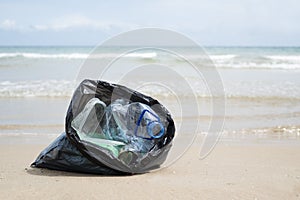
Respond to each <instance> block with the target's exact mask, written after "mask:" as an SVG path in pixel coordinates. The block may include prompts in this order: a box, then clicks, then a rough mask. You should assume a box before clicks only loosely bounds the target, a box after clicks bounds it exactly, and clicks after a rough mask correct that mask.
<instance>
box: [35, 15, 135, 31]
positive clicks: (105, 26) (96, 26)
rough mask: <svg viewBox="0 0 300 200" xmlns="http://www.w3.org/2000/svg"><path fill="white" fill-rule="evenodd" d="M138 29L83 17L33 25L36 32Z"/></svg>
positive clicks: (124, 24)
mask: <svg viewBox="0 0 300 200" xmlns="http://www.w3.org/2000/svg"><path fill="white" fill-rule="evenodd" d="M136 27H138V25H136V24H131V23H123V22H119V21H100V20H94V19H90V18H88V17H86V16H83V15H68V16H63V17H60V18H56V19H54V20H52V21H51V22H50V23H48V24H37V25H31V26H30V28H31V29H33V30H36V31H64V30H74V29H93V30H102V31H109V30H112V29H119V30H128V29H133V28H136Z"/></svg>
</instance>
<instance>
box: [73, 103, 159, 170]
mask: <svg viewBox="0 0 300 200" xmlns="http://www.w3.org/2000/svg"><path fill="white" fill-rule="evenodd" d="M71 125H72V127H73V128H74V129H75V130H76V131H77V133H78V136H79V138H80V139H81V140H84V141H87V142H91V143H94V144H96V145H99V146H101V147H103V148H105V149H107V150H109V151H110V152H111V153H112V155H113V156H115V157H119V155H120V154H121V152H122V154H121V156H120V159H121V160H122V161H124V162H125V163H127V164H128V163H129V162H132V161H134V159H137V158H138V155H137V154H136V153H139V154H140V155H143V153H147V152H148V151H149V150H150V149H151V148H152V147H153V146H154V141H153V139H156V138H160V137H162V136H163V134H164V132H165V129H164V127H163V125H162V124H161V122H160V118H159V117H158V115H157V114H156V113H155V111H153V110H152V109H151V108H150V107H149V106H147V105H145V104H143V103H139V102H134V103H130V102H125V101H124V100H123V99H117V100H115V101H114V102H112V103H111V104H110V105H109V106H108V107H106V105H105V103H104V102H102V101H100V100H99V99H97V98H92V99H90V100H89V101H88V102H87V104H86V105H85V107H84V108H83V110H82V112H80V113H79V114H78V115H77V117H76V118H75V119H74V120H73V121H72V123H71ZM127 154H128V155H127Z"/></svg>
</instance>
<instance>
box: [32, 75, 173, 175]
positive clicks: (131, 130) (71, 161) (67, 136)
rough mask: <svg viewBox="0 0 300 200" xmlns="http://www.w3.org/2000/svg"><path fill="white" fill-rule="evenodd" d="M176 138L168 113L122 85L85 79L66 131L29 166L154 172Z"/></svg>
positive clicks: (70, 110) (118, 172)
mask: <svg viewBox="0 0 300 200" xmlns="http://www.w3.org/2000/svg"><path fill="white" fill-rule="evenodd" d="M174 134H175V125H174V121H173V119H172V117H171V115H170V113H169V111H168V110H167V109H166V108H165V107H164V106H163V105H162V104H160V103H159V102H158V101H157V100H155V99H153V98H151V97H149V96H146V95H144V94H141V93H139V92H137V91H134V90H131V89H129V88H127V87H125V86H121V85H117V84H110V83H107V82H104V81H95V80H84V81H83V82H82V83H81V84H80V85H79V86H78V88H77V89H76V90H75V92H74V94H73V97H72V100H71V103H70V105H69V108H68V111H67V115H66V121H65V133H63V134H61V135H60V136H59V137H58V138H57V139H56V140H55V141H54V142H53V143H52V144H50V145H49V146H48V147H47V148H46V149H45V150H44V151H42V152H41V153H40V155H39V156H38V157H37V159H36V160H35V162H34V163H32V165H31V166H32V167H41V168H49V169H55V170H63V171H74V172H85V173H95V174H103V175H122V174H135V173H145V172H148V171H150V170H153V169H157V168H159V167H160V166H161V164H162V163H163V162H164V161H165V160H166V158H167V155H168V152H169V150H170V148H171V145H172V140H173V137H174Z"/></svg>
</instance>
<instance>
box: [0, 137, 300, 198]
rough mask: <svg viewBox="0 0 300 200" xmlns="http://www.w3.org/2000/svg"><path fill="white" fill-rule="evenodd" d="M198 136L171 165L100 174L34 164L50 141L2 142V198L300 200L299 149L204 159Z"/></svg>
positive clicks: (258, 149)
mask: <svg viewBox="0 0 300 200" xmlns="http://www.w3.org/2000/svg"><path fill="white" fill-rule="evenodd" d="M199 145H200V141H199V140H197V141H196V142H195V143H194V144H193V145H192V147H191V148H190V149H189V150H188V152H187V153H186V154H184V156H183V157H182V158H181V159H179V160H178V161H177V162H176V163H175V164H173V165H171V166H170V167H168V168H164V169H162V170H158V171H155V172H151V173H147V174H142V175H134V176H121V177H113V176H99V175H87V174H79V173H69V172H60V171H53V170H47V169H33V168H30V166H29V165H30V163H31V162H32V161H33V160H34V159H35V158H36V156H37V155H38V154H39V153H40V151H41V150H42V149H44V148H45V145H41V144H11V145H5V144H3V145H1V146H0V159H1V162H0V199H300V156H299V154H300V148H299V144H289V143H283V142H280V143H275V144H274V143H255V142H250V143H245V142H241V143H228V142H221V143H218V144H217V146H216V148H215V149H214V150H213V151H212V152H211V154H209V156H208V157H206V158H205V159H203V160H200V159H199V150H200V148H199V147H200V146H199Z"/></svg>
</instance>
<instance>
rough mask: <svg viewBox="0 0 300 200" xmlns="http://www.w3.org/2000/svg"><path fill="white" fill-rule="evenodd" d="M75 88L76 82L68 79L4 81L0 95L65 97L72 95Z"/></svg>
mask: <svg viewBox="0 0 300 200" xmlns="http://www.w3.org/2000/svg"><path fill="white" fill-rule="evenodd" d="M74 88H75V84H74V82H72V81H66V80H43V81H42V80H40V81H21V82H10V81H3V82H0V97H63V96H71V95H72V92H73V90H74Z"/></svg>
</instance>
